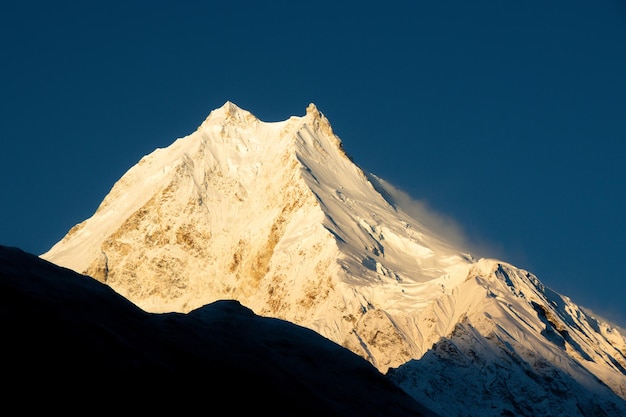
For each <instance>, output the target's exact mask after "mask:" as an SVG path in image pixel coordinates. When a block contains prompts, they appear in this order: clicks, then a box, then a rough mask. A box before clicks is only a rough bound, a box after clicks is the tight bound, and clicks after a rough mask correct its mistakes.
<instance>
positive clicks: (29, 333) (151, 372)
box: [0, 246, 434, 417]
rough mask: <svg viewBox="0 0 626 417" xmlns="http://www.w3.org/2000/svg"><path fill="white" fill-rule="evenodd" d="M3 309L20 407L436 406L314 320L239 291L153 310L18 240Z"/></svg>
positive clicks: (10, 399)
mask: <svg viewBox="0 0 626 417" xmlns="http://www.w3.org/2000/svg"><path fill="white" fill-rule="evenodd" d="M0 312H1V316H0V317H1V322H0V326H1V327H0V328H1V329H2V341H3V342H2V344H3V358H4V363H3V369H2V375H3V380H4V382H5V389H4V391H3V394H4V395H3V397H4V398H5V404H4V405H5V407H7V406H11V405H14V406H19V407H20V412H28V411H29V409H31V408H32V409H39V407H44V408H45V409H46V410H49V411H53V410H55V409H56V410H60V411H61V410H62V411H79V410H84V411H87V410H92V411H104V410H107V409H108V410H117V409H123V410H127V409H130V410H133V409H137V410H141V411H143V412H149V411H159V412H168V411H176V412H184V411H189V412H191V411H192V410H194V411H197V410H199V411H200V412H203V413H204V412H208V413H209V414H211V413H213V412H217V411H218V410H220V413H228V414H236V413H244V412H246V413H248V412H254V413H255V414H261V413H266V412H267V413H271V415H273V416H287V415H289V416H298V415H319V416H322V415H323V416H352V415H354V416H382V415H385V416H390V417H393V416H432V415H434V413H432V412H430V411H429V410H428V409H426V408H424V407H423V406H421V405H420V404H419V403H417V402H416V401H415V400H414V399H412V398H411V397H409V396H408V395H407V394H405V393H404V392H403V391H401V390H400V389H399V388H398V387H396V386H395V385H393V384H392V383H391V382H390V381H389V380H388V379H386V378H385V377H384V376H383V375H382V374H380V373H379V372H378V371H377V370H376V369H375V368H374V367H373V366H372V365H371V364H370V363H369V362H367V361H365V360H364V359H362V358H360V357H358V356H357V355H354V354H353V353H351V352H350V351H348V350H347V349H344V348H343V347H341V346H339V345H337V344H335V343H334V342H331V341H329V340H327V339H325V338H323V337H321V336H320V335H318V334H317V333H315V332H313V331H311V330H308V329H305V328H302V327H299V326H296V325H294V324H292V323H289V322H286V321H282V320H278V319H272V318H264V317H259V316H257V315H255V314H254V313H253V312H252V311H251V310H249V309H247V308H246V307H243V306H242V305H240V304H239V303H238V302H236V301H218V302H215V303H212V304H209V305H206V306H204V307H201V308H199V309H197V310H195V311H192V312H190V313H189V314H180V313H167V314H152V313H147V312H145V311H143V310H141V309H139V308H138V307H137V306H135V305H134V304H132V303H131V302H129V301H128V300H126V299H125V298H123V297H121V296H120V295H119V294H117V293H116V292H114V291H113V290H112V289H111V288H109V287H108V286H106V285H103V284H101V283H99V282H97V281H96V280H94V279H92V278H90V277H87V276H84V275H79V274H76V273H74V272H73V271H70V270H68V269H65V268H61V267H58V266H56V265H54V264H51V263H49V262H47V261H44V260H42V259H40V258H38V257H36V256H34V255H31V254H28V253H25V252H23V251H21V250H20V249H17V248H8V247H4V246H0ZM39 398H46V401H45V402H42V401H40V400H39ZM25 399H26V400H25ZM122 407H123V408H122ZM200 407H202V408H200ZM221 410H224V411H221Z"/></svg>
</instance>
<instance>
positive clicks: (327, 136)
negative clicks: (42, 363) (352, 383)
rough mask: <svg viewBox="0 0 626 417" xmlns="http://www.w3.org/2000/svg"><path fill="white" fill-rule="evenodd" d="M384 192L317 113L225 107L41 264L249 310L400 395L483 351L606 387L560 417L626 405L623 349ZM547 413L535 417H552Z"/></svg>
mask: <svg viewBox="0 0 626 417" xmlns="http://www.w3.org/2000/svg"><path fill="white" fill-rule="evenodd" d="M373 179H375V176H372V174H369V173H366V172H365V171H363V170H362V169H360V168H359V167H358V166H357V165H355V164H354V162H353V161H352V160H351V158H350V157H349V156H348V155H347V154H346V152H345V151H344V150H343V146H342V145H341V140H340V139H339V138H338V137H337V136H336V135H335V134H334V133H333V131H332V127H331V126H330V123H329V122H328V120H327V119H326V118H325V117H324V116H323V114H322V113H321V112H319V110H317V108H316V107H315V105H314V104H311V105H309V106H308V107H307V111H306V114H305V115H304V116H302V117H296V116H292V117H291V118H289V119H287V120H285V121H281V122H271V123H268V122H262V121H260V120H258V119H257V118H256V117H255V116H253V115H252V114H251V113H250V112H248V111H246V110H243V109H240V108H239V107H237V106H236V105H235V104H233V103H230V102H227V103H226V104H225V105H224V106H222V107H221V108H219V109H216V110H214V111H212V112H211V113H210V114H209V116H208V117H207V118H206V119H205V121H204V122H203V123H202V124H201V125H200V127H199V128H198V129H197V130H196V131H195V132H193V133H192V134H190V135H188V136H186V137H184V138H180V139H177V140H176V141H175V142H174V143H173V144H172V145H170V146H169V147H167V148H164V149H158V150H155V151H154V152H153V153H151V154H149V155H146V156H145V157H144V158H142V159H141V161H139V163H138V164H137V165H135V166H134V167H132V168H131V169H130V170H129V171H127V173H126V174H125V175H124V176H122V178H121V179H120V180H119V181H118V182H117V183H116V184H115V185H114V186H113V188H112V190H111V192H110V193H109V194H108V195H107V196H106V197H105V199H104V200H103V203H102V204H101V206H100V207H99V208H98V210H97V211H96V213H94V215H93V216H92V217H91V218H89V219H87V220H86V221H85V222H83V223H82V224H81V225H79V226H77V228H76V230H73V231H70V232H69V233H68V235H67V236H66V237H64V238H63V239H62V240H61V241H60V242H59V243H57V244H56V245H54V246H53V247H52V248H51V250H50V251H48V252H47V253H46V254H43V255H42V257H43V258H44V259H48V260H50V261H52V262H55V263H58V264H60V265H63V266H66V267H70V268H72V269H74V270H76V271H77V272H80V273H85V274H87V275H90V276H93V277H95V278H97V279H99V280H100V281H102V282H105V283H106V284H107V285H110V286H111V287H112V288H114V289H115V290H116V291H118V292H119V293H120V294H122V295H123V296H124V297H127V298H128V299H130V300H131V301H133V302H134V303H136V304H137V305H138V306H140V307H141V308H143V309H146V310H148V311H153V312H159V311H161V312H164V311H181V312H187V311H190V310H192V309H194V308H196V307H198V306H201V305H203V304H206V303H208V302H212V301H215V300H217V299H223V298H234V299H237V300H239V301H240V302H241V303H242V304H244V305H246V306H248V307H249V308H251V309H252V310H253V311H254V312H255V313H257V314H260V315H263V316H272V317H278V318H281V319H285V320H289V321H291V322H293V323H296V324H299V325H302V326H305V327H308V328H311V329H313V330H315V331H316V332H318V333H320V334H321V335H323V336H325V337H327V338H329V339H331V340H333V341H335V342H337V343H339V344H341V345H343V346H345V347H347V348H348V349H350V350H352V351H353V352H355V353H357V354H358V355H360V356H362V357H364V358H366V359H368V360H369V361H370V362H371V363H372V364H373V365H374V366H376V367H377V368H378V369H379V370H380V371H381V372H383V373H384V372H387V371H388V370H393V374H394V375H395V377H396V379H397V380H398V381H407V380H409V379H411V377H410V376H409V375H410V374H414V373H415V372H416V369H418V368H419V366H418V367H414V366H413V365H411V366H408V365H406V364H415V363H420V359H421V358H422V357H423V356H424V355H425V354H427V353H429V352H431V348H433V347H436V346H438V345H437V343H440V342H441V343H443V344H444V345H446V344H445V343H444V342H443V341H445V340H447V339H449V340H457V339H458V343H459V344H460V346H461V348H460V349H458V351H459V352H466V351H467V352H469V351H471V350H472V349H471V346H470V345H471V344H472V343H478V345H486V346H491V347H490V348H489V349H487V351H492V350H493V351H494V352H500V355H499V356H497V358H496V359H494V361H495V362H494V363H497V364H498V365H497V366H504V367H506V366H509V365H511V363H513V362H511V361H510V358H509V356H507V355H509V353H510V351H511V349H512V350H513V352H514V353H515V355H517V356H516V357H519V360H518V361H517V362H515V366H516V367H518V368H519V369H522V368H523V369H526V371H527V372H530V373H531V374H532V375H544V374H550V373H554V374H555V375H561V374H565V375H570V376H572V379H571V380H569V379H567V380H565V382H564V384H565V386H569V387H571V388H572V390H573V391H576V392H578V391H580V392H583V391H584V390H583V389H580V388H577V387H578V386H579V385H578V384H582V386H587V385H588V384H589V385H588V386H589V387H591V388H593V389H592V390H591V391H594V394H593V395H592V396H591V397H592V398H590V399H587V398H585V397H584V396H582V397H580V398H581V399H580V404H582V403H583V402H584V404H582V405H580V404H579V403H577V402H576V401H577V400H573V402H572V403H571V404H570V403H567V404H566V405H563V407H564V408H563V413H567V414H569V415H578V414H579V413H580V412H579V411H576V407H577V404H579V405H580V406H581V407H583V408H585V409H589V407H591V408H593V407H595V405H596V404H600V405H598V407H600V408H599V409H602V404H603V403H606V404H617V405H616V407H618V408H619V407H624V405H623V404H622V403H623V401H624V398H626V388H625V387H626V372H625V371H624V369H625V368H626V340H625V339H624V337H623V335H621V334H620V333H619V332H618V331H617V330H615V329H613V328H612V327H610V326H609V325H607V324H605V323H599V322H597V320H595V319H594V318H593V317H591V316H589V315H587V314H586V313H585V312H584V311H583V310H581V309H580V308H579V307H578V306H576V305H575V304H574V303H572V302H571V300H569V299H567V298H564V297H562V296H561V295H560V294H558V293H556V292H553V291H552V290H549V289H547V288H546V287H545V286H543V284H541V283H540V281H539V280H538V278H537V277H536V276H534V275H533V274H531V273H529V272H527V271H524V270H521V269H519V268H516V267H514V266H512V265H510V264H507V263H506V262H502V261H498V260H496V259H484V258H480V259H475V258H474V257H473V256H472V255H471V254H469V253H467V251H465V250H463V249H460V248H458V247H457V246H455V245H454V244H451V243H450V242H448V241H447V240H446V238H445V236H442V235H440V233H438V232H437V231H436V230H432V229H431V228H430V227H428V226H426V225H425V223H423V222H421V221H420V220H419V219H417V218H414V217H411V216H410V215H409V214H407V212H405V211H404V210H403V208H402V207H401V206H400V205H398V204H397V201H390V199H389V197H390V196H391V195H392V194H391V193H392V192H393V190H392V189H391V188H389V187H387V188H385V183H384V181H382V180H381V181H372V180H373ZM381 191H385V192H386V194H385V193H381ZM467 320H469V321H467ZM464 323H465V324H464ZM458 329H460V330H458ZM461 330H462V331H461ZM455 331H456V332H457V333H455ZM455 337H456V338H457V339H455ZM454 343H456V342H453V344H454ZM446 346H447V345H446ZM492 348H493V349H492ZM464 349H465V350H464ZM474 350H475V349H474ZM438 352H442V350H439V351H438ZM443 352H446V354H449V355H451V357H450V358H448V359H449V360H451V361H452V362H454V363H457V365H459V367H461V368H462V365H463V364H465V363H466V362H465V361H464V359H463V355H461V356H459V357H458V358H455V357H454V355H453V354H452V353H451V351H450V350H445V349H444V350H443ZM507 352H509V353H507ZM537 357H540V358H542V360H541V361H539V362H538V363H539V365H537V366H535V365H533V364H534V363H535V362H536V358H537ZM437 363H439V362H437ZM420 366H421V365H420ZM432 366H435V365H432ZM494 366H496V365H494ZM459 369H460V368H459ZM516 369H517V368H516ZM459 372H460V371H459ZM520 375H522V374H520ZM491 376H493V375H491ZM491 376H489V377H491ZM430 378H435V379H436V377H435V376H430ZM541 378H543V377H541ZM548 379H549V378H548ZM598 381H601V382H598ZM431 382H433V383H434V380H433V381H431ZM518 382H519V383H520V384H521V386H522V388H520V390H521V391H519V390H518V391H516V392H517V394H516V395H519V392H525V391H524V390H527V391H528V392H531V391H532V392H535V394H536V398H542V399H550V398H552V397H551V396H553V395H554V393H553V392H552V391H551V390H550V389H549V388H546V387H544V386H543V385H542V384H539V387H538V388H537V387H535V385H534V384H536V381H535V380H534V379H532V378H531V379H529V380H525V379H520V380H519V381H518ZM399 383H400V382H399ZM402 384H403V385H402V386H403V387H404V389H405V390H406V391H407V392H409V393H411V392H412V391H411V387H408V386H407V385H406V384H405V383H402ZM548 385H549V384H548ZM607 386H608V387H610V389H608V388H606V387H607ZM524 387H526V388H524ZM502 392H509V393H510V392H511V391H506V390H504V391H502ZM413 394H414V395H418V393H417V391H415V390H414V391H413ZM435 394H436V392H435V393H434V394H433V395H435ZM443 394H444V393H441V392H440V393H438V394H437V395H443ZM581 395H582V394H581ZM596 396H597V398H596ZM441 400H442V399H441V398H435V400H434V401H433V404H432V405H434V406H435V407H437V406H438V403H440V402H441ZM470 402H471V401H470ZM587 402H589V404H592V405H588V404H587ZM545 403H546V404H547V403H550V401H548V400H546V401H545ZM541 404H542V402H541V401H538V404H537V405H536V406H535V407H536V408H535V409H533V412H534V413H535V415H549V414H547V413H548V412H547V411H545V410H543V409H541V407H542V406H541ZM439 406H440V407H441V406H442V405H441V404H439ZM490 407H491V409H490V411H489V413H493V415H499V414H497V413H500V412H516V413H520V412H523V410H521V409H520V408H519V407H517V408H515V407H516V406H515V404H514V403H513V402H511V401H509V402H506V401H500V402H499V401H498V400H495V403H492V404H491V405H490ZM537 407H538V408H537ZM606 407H608V408H607V410H608V411H607V413H609V412H611V411H613V410H612V409H610V406H606ZM461 409H462V407H461ZM435 411H437V409H436V408H435ZM448 411H450V410H448ZM456 411H457V412H461V411H460V409H456ZM482 411H485V410H484V409H482ZM542 413H543V414H542ZM489 415H491V414H489ZM521 415H524V414H521Z"/></svg>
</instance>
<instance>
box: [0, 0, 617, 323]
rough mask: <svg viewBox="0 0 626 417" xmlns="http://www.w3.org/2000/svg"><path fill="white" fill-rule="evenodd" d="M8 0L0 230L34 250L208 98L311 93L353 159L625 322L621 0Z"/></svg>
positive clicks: (191, 120) (205, 106)
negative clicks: (97, 0)
mask: <svg viewBox="0 0 626 417" xmlns="http://www.w3.org/2000/svg"><path fill="white" fill-rule="evenodd" d="M85 3H89V2H76V4H71V3H67V2H37V1H35V2H28V1H25V2H11V4H8V5H4V6H3V7H2V10H1V12H0V44H1V46H2V48H1V50H0V54H1V61H0V96H1V98H2V100H1V106H2V108H1V109H0V110H1V112H0V115H1V116H0V174H1V175H2V189H1V190H0V191H1V195H2V200H1V204H0V244H3V245H9V246H17V247H20V248H22V249H24V250H26V251H29V252H31V253H35V254H41V253H43V252H45V251H46V250H47V249H49V248H50V247H51V246H52V245H53V244H54V243H55V242H56V241H58V240H60V239H61V238H62V237H63V236H64V234H65V233H66V232H67V231H68V230H69V228H71V227H72V226H73V225H74V224H76V223H79V222H81V221H82V220H84V219H86V218H87V217H90V216H91V215H92V214H93V212H94V211H95V209H96V207H97V206H98V204H99V203H100V202H101V201H102V199H103V198H104V196H105V195H106V194H107V193H108V191H109V190H110V188H111V187H112V185H113V183H114V182H115V181H116V180H117V179H119V178H120V177H121V176H122V175H123V174H124V172H125V171H126V170H127V169H129V168H130V167H131V166H132V165H134V164H135V163H136V162H137V161H138V160H139V159H140V158H141V157H142V156H143V155H145V154H148V153H150V152H151V151H153V150H154V149H155V148H157V147H165V146H167V145H169V144H170V143H171V142H173V141H174V140H175V139H176V138H179V137H182V136H185V135H187V134H189V133H191V132H193V131H194V130H195V129H196V127H197V126H198V125H199V124H200V123H201V122H202V121H203V120H204V118H205V117H206V116H207V115H208V113H209V112H210V111H211V110H212V109H214V108H217V107H220V106H221V105H222V104H223V103H224V102H225V101H227V100H230V101H233V102H234V103H236V104H237V105H239V106H240V107H242V108H244V109H246V110H249V111H251V112H252V113H253V114H255V115H256V116H257V117H259V118H260V119H261V120H265V121H276V120H284V119H286V118H288V117H289V116H291V115H296V116H300V115H303V114H304V112H305V108H306V106H307V105H308V104H309V103H310V102H313V103H315V104H316V105H317V107H318V109H319V110H320V111H322V112H323V113H324V114H325V115H326V116H327V117H328V119H329V120H330V122H331V124H332V126H333V128H334V130H335V133H337V135H338V136H339V137H340V138H341V139H342V141H343V144H344V148H345V150H346V151H347V152H348V154H350V155H351V156H352V158H353V159H354V161H355V162H356V163H357V164H358V165H359V166H361V167H362V168H363V169H365V170H367V171H370V172H373V173H374V174H377V175H379V176H380V177H382V178H384V179H386V180H388V181H390V182H391V183H392V184H394V185H396V186H397V187H399V188H401V189H403V190H404V191H406V192H408V193H409V194H411V195H412V196H413V197H414V198H416V199H420V200H423V201H425V202H427V203H428V205H429V206H430V207H431V208H432V209H434V210H436V211H438V212H439V213H442V214H443V215H445V216H448V217H450V218H452V219H454V220H455V221H456V222H457V223H458V224H460V225H461V227H462V228H463V229H464V231H465V232H466V234H467V235H468V237H469V239H470V240H472V241H474V242H477V243H479V244H480V245H481V246H486V247H487V248H489V249H488V250H487V252H488V253H486V254H483V255H489V256H495V257H499V258H501V259H503V260H505V261H508V262H511V263H513V264H514V265H516V266H518V267H521V268H524V269H527V270H529V271H531V272H533V273H535V274H536V275H538V277H539V278H540V279H541V280H542V281H543V282H544V284H546V285H548V286H549V287H551V288H553V289H554V290H556V291H558V292H560V293H561V294H564V295H567V296H569V297H571V298H572V299H573V300H574V301H575V302H577V303H579V304H581V305H583V306H586V307H588V308H591V309H592V310H594V311H595V312H596V313H598V314H600V315H603V316H605V317H607V318H609V319H612V320H616V321H617V322H618V323H619V324H621V325H625V324H626V302H625V298H626V272H625V271H626V269H625V266H624V261H625V258H626V256H625V250H626V220H625V215H626V195H625V194H626V157H625V154H626V3H625V2H623V1H621V0H612V1H607V0H598V1H593V2H590V1H582V0H580V1H579V0H567V1H566V0H555V1H540V0H531V1H524V2H506V1H501V0H489V1H477V2H468V1H461V0H459V1H427V2H426V1H424V2H422V1H406V2H399V1H385V2H380V3H377V2H371V3H369V4H367V2H362V1H359V2H339V1H331V2H325V1H315V2H287V1H285V2H282V1H273V2H252V1H249V2H238V1H230V2H224V1H222V2H196V3H206V4H203V5H194V4H191V5H189V4H188V3H186V2H178V3H176V5H175V3H174V2H158V1H151V2H147V1H146V2H134V1H124V2H119V1H115V0H114V1H108V2H101V4H100V5H93V4H91V5H87V4H85Z"/></svg>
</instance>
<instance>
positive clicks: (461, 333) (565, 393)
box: [388, 322, 626, 417]
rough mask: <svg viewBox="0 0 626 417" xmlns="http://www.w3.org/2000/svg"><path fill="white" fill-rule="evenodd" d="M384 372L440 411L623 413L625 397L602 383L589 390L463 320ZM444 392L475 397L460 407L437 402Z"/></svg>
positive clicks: (545, 415) (599, 416)
mask: <svg viewBox="0 0 626 417" xmlns="http://www.w3.org/2000/svg"><path fill="white" fill-rule="evenodd" d="M388 375H389V377H390V378H391V379H392V380H393V381H395V383H396V384H397V385H398V386H401V387H402V386H404V387H407V388H409V389H414V390H416V391H415V392H420V396H421V400H420V401H421V402H422V403H423V404H424V405H426V406H427V407H431V408H434V409H437V410H438V412H440V413H441V414H443V415H468V416H474V415H493V416H495V415H498V416H519V417H540V416H541V417H550V416H574V415H577V416H588V417H592V416H593V417H611V416H617V415H625V414H624V412H626V404H625V403H624V401H623V400H622V399H621V398H619V397H618V396H617V395H615V394H614V393H613V392H612V391H610V390H609V389H608V387H606V386H605V385H602V390H601V391H599V390H598V388H597V387H596V388H594V389H595V392H591V391H589V388H588V387H587V386H584V385H582V384H581V383H580V382H579V381H577V380H576V379H574V378H573V377H572V376H571V375H568V374H567V373H565V372H564V371H562V370H561V369H559V368H558V367H557V366H555V365H554V364H552V363H550V362H549V361H548V360H547V359H545V358H543V357H541V356H539V355H536V354H535V353H534V352H532V351H530V350H526V351H525V350H524V348H523V347H522V346H517V347H516V348H514V347H513V346H512V345H511V343H509V341H506V340H503V339H501V338H500V336H498V335H495V334H491V335H488V336H486V337H485V336H483V335H481V334H480V332H479V331H477V330H476V329H475V328H474V327H473V326H472V325H471V324H470V323H468V322H462V323H459V324H457V325H456V327H455V329H454V331H453V332H452V333H451V334H450V336H449V337H443V338H441V339H440V340H439V341H438V342H437V343H435V344H434V345H433V347H432V349H431V350H429V351H428V352H427V353H426V354H425V355H424V356H423V357H422V358H421V359H419V360H410V361H408V362H406V363H405V364H403V365H401V366H400V367H398V368H394V369H390V370H389V372H388ZM443 393H445V394H446V395H449V396H450V397H451V398H470V397H473V398H476V397H478V398H480V401H477V402H474V403H466V404H464V407H463V409H462V412H459V409H458V405H457V404H455V403H454V402H450V403H447V404H437V403H436V401H437V399H438V398H441V397H442V395H443ZM485 410H489V412H487V413H485Z"/></svg>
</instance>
